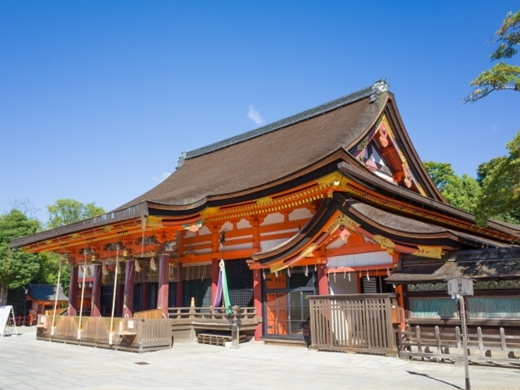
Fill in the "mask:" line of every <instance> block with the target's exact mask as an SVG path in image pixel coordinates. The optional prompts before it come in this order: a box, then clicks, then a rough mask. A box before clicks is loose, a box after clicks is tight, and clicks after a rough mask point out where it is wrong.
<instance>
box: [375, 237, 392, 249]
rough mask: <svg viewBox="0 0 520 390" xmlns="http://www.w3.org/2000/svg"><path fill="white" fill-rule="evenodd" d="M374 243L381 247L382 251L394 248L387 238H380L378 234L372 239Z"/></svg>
mask: <svg viewBox="0 0 520 390" xmlns="http://www.w3.org/2000/svg"><path fill="white" fill-rule="evenodd" d="M373 239H374V241H375V242H377V243H378V244H379V245H381V247H382V248H384V249H393V248H395V243H394V242H393V241H392V240H390V239H389V238H386V237H383V236H380V235H379V234H376V235H375V236H374V237H373Z"/></svg>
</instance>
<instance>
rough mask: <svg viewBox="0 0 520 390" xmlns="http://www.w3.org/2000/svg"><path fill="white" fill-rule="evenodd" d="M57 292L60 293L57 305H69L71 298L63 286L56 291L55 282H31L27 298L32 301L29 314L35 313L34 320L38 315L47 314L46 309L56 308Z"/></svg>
mask: <svg viewBox="0 0 520 390" xmlns="http://www.w3.org/2000/svg"><path fill="white" fill-rule="evenodd" d="M56 294H57V295H58V305H57V307H58V308H59V307H65V306H67V305H68V302H69V298H68V297H67V296H66V295H65V294H64V293H63V291H62V290H61V288H60V289H58V291H56V286H55V285H53V284H29V287H28V288H27V296H26V299H27V300H28V301H29V302H30V306H29V307H30V309H29V314H32V315H33V320H36V315H38V314H45V310H52V309H54V303H55V302H56ZM29 322H32V321H29Z"/></svg>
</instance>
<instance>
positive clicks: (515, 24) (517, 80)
mask: <svg viewBox="0 0 520 390" xmlns="http://www.w3.org/2000/svg"><path fill="white" fill-rule="evenodd" d="M493 42H494V43H499V46H498V48H497V49H496V50H495V51H494V52H493V53H491V56H490V57H491V60H492V61H496V60H501V59H506V58H507V59H509V58H512V57H513V56H515V55H516V54H517V53H518V50H517V49H516V47H515V46H518V45H519V44H520V11H518V12H516V13H514V14H513V13H512V12H509V13H508V14H507V15H506V18H505V19H504V21H503V22H502V26H501V27H500V29H499V30H498V31H497V32H496V33H495V36H494V40H493ZM470 85H471V86H472V87H475V89H474V90H473V92H471V94H470V95H468V96H467V97H466V98H465V99H464V101H465V102H475V101H477V100H479V99H482V98H483V97H485V96H487V95H489V94H490V93H491V92H493V91H499V90H512V91H520V66H517V65H511V64H506V63H504V62H502V61H501V62H499V63H498V64H496V65H494V66H492V67H491V68H490V69H488V70H486V71H484V72H482V73H481V74H480V75H479V76H478V77H477V78H476V79H475V80H473V81H472V82H471V83H470Z"/></svg>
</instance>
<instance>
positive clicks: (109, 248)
mask: <svg viewBox="0 0 520 390" xmlns="http://www.w3.org/2000/svg"><path fill="white" fill-rule="evenodd" d="M122 248H123V244H122V243H121V242H111V243H110V244H106V245H105V251H107V252H114V251H117V250H118V249H122Z"/></svg>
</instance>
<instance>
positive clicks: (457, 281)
mask: <svg viewBox="0 0 520 390" xmlns="http://www.w3.org/2000/svg"><path fill="white" fill-rule="evenodd" d="M448 294H449V295H451V296H452V297H454V296H456V297H457V298H458V299H459V302H460V325H461V328H462V345H463V353H464V374H465V377H466V378H465V379H466V390H471V385H470V382H469V367H468V338H467V334H466V333H467V329H466V307H465V304H464V296H465V295H473V280H472V279H469V278H464V277H462V276H458V277H456V278H453V279H450V280H448Z"/></svg>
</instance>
